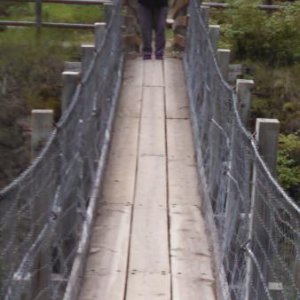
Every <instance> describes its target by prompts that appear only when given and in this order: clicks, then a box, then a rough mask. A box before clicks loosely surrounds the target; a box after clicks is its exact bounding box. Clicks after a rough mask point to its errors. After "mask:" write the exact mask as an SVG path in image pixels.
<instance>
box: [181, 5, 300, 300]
mask: <svg viewBox="0 0 300 300" xmlns="http://www.w3.org/2000/svg"><path fill="white" fill-rule="evenodd" d="M200 2H201V1H200ZM203 15H204V9H203V8H202V7H201V6H200V4H199V1H196V0H191V1H190V6H189V27H188V31H187V47H186V52H185V58H184V62H185V70H186V78H187V84H188V90H189V98H190V104H191V111H192V116H193V127H194V132H195V142H196V145H198V147H199V149H197V150H199V151H198V162H199V171H200V174H202V175H204V176H202V177H203V178H204V179H205V180H204V181H205V183H204V185H205V186H206V188H207V192H208V194H207V197H205V199H206V206H205V207H210V209H211V211H212V216H213V225H214V226H215V229H216V241H214V242H215V245H217V247H215V248H216V249H217V251H216V252H215V255H216V256H217V257H218V259H217V260H218V261H219V262H220V263H219V264H217V265H216V268H217V269H216V274H217V275H218V281H219V283H220V284H221V289H220V290H221V292H220V294H221V296H222V297H223V299H236V300H241V299H249V300H255V299H257V300H264V299H289V300H294V299H300V274H299V273H300V208H299V207H298V206H297V205H296V204H295V202H294V201H293V200H292V199H290V198H289V197H288V196H287V195H286V193H285V192H284V191H283V190H282V188H281V187H280V186H279V185H278V183H277V182H276V180H275V179H274V177H273V176H272V174H271V172H270V171H269V170H268V169H267V167H266V164H265V162H264V161H263V160H262V158H261V156H260V154H259V153H258V150H257V146H256V142H255V141H254V139H253V138H252V136H251V134H250V133H249V132H247V131H246V129H245V128H244V126H243V124H242V122H241V120H240V117H239V111H238V108H237V107H238V99H237V96H236V94H235V93H234V91H233V89H232V88H231V87H230V86H229V85H228V84H227V82H226V81H225V80H224V78H223V76H222V75H221V72H220V69H219V67H218V63H217V60H216V57H215V51H214V48H213V46H212V44H211V41H210V39H209V32H208V26H207V22H206V20H205V18H203ZM202 170H203V172H202Z"/></svg>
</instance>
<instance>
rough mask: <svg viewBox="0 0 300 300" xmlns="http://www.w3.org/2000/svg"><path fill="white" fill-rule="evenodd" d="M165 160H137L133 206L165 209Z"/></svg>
mask: <svg viewBox="0 0 300 300" xmlns="http://www.w3.org/2000/svg"><path fill="white" fill-rule="evenodd" d="M166 184H167V178H166V159H165V158H164V157H158V156H142V157H140V158H139V165H138V172H137V183H136V185H137V186H136V196H135V205H137V206H143V207H150V206H156V207H162V208H166V207H167V187H166Z"/></svg>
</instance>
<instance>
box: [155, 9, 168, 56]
mask: <svg viewBox="0 0 300 300" xmlns="http://www.w3.org/2000/svg"><path fill="white" fill-rule="evenodd" d="M167 13H168V7H166V6H165V7H159V8H155V10H154V22H155V25H154V29H155V57H156V58H157V59H162V58H163V56H164V52H165V46H166V33H165V29H166V19H167Z"/></svg>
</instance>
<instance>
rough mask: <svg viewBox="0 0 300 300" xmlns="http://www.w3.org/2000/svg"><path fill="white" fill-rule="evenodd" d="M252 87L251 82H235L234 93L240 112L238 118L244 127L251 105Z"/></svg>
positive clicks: (241, 80) (243, 80)
mask: <svg viewBox="0 0 300 300" xmlns="http://www.w3.org/2000/svg"><path fill="white" fill-rule="evenodd" d="M253 86H254V81H253V80H246V79H238V80H237V81H236V93H237V96H238V107H239V112H240V117H241V120H242V122H243V124H244V125H246V123H247V120H248V117H249V111H250V105H251V89H252V87H253Z"/></svg>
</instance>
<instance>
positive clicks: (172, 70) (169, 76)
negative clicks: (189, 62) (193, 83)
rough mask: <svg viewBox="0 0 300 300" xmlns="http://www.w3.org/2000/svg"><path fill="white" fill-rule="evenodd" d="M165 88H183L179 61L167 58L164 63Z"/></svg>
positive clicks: (183, 79) (182, 73) (181, 67)
mask: <svg viewBox="0 0 300 300" xmlns="http://www.w3.org/2000/svg"><path fill="white" fill-rule="evenodd" d="M164 69H165V85H166V87H172V88H175V87H183V88H185V78H184V72H183V66H182V62H181V60H179V59H175V58H167V59H165V61H164Z"/></svg>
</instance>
